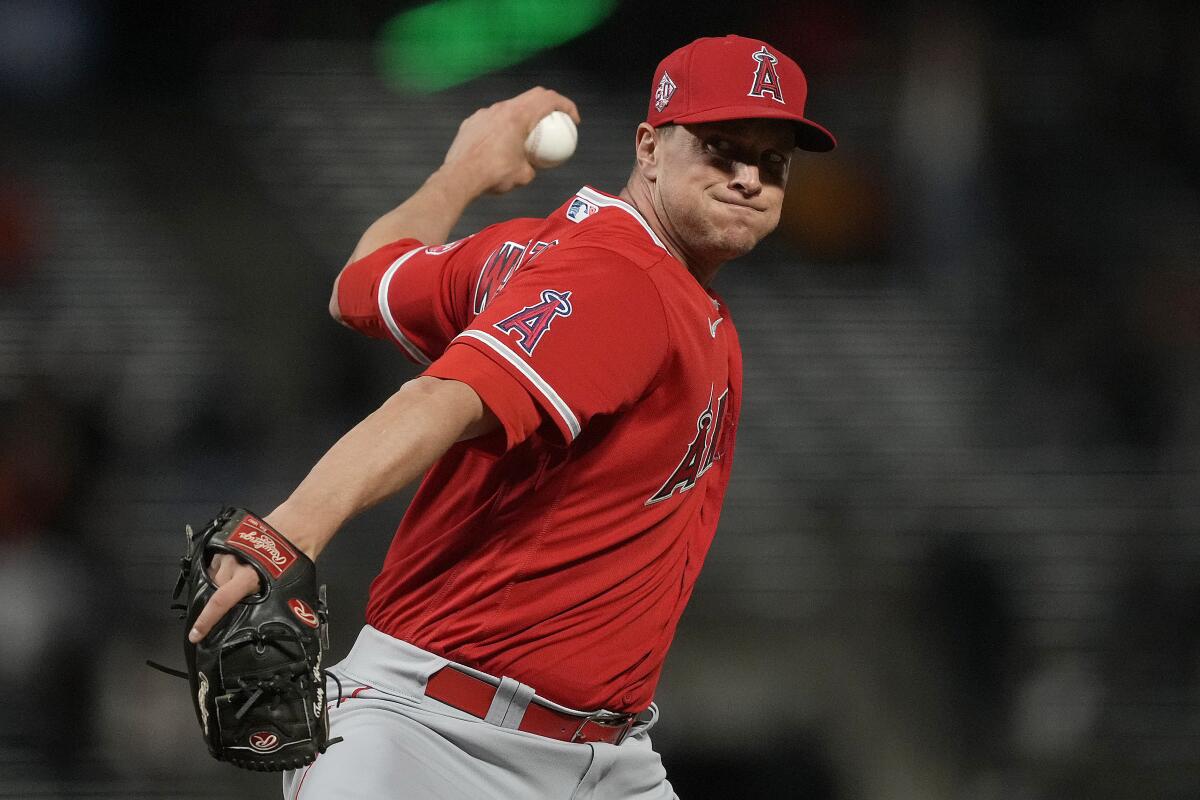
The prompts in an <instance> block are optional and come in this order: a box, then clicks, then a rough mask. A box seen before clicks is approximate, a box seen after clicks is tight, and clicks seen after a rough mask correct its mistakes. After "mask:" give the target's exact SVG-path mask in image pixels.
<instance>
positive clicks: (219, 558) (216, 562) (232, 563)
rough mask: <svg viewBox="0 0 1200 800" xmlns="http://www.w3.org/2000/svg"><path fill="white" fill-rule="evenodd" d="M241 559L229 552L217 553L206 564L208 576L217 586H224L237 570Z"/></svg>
mask: <svg viewBox="0 0 1200 800" xmlns="http://www.w3.org/2000/svg"><path fill="white" fill-rule="evenodd" d="M241 563H242V562H241V561H239V560H238V558H237V556H235V555H232V554H230V553H217V554H216V555H215V556H213V558H212V561H211V562H210V563H209V565H208V577H209V578H210V579H211V580H212V582H213V583H214V584H216V585H217V586H224V585H225V584H226V583H228V582H229V579H230V578H232V577H233V575H234V573H235V572H236V571H237V568H238V566H240V565H241Z"/></svg>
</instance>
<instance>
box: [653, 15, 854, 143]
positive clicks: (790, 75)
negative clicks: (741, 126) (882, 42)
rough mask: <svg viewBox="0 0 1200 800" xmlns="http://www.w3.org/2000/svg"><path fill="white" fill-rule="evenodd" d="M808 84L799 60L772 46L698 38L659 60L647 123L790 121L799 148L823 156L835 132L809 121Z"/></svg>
mask: <svg viewBox="0 0 1200 800" xmlns="http://www.w3.org/2000/svg"><path fill="white" fill-rule="evenodd" d="M807 98H808V81H807V80H805V78H804V73H803V72H802V71H801V70H800V67H799V66H797V65H796V62H795V61H792V60H791V59H790V58H788V57H787V56H785V55H784V54H783V53H781V52H779V51H778V50H776V49H775V48H773V47H771V46H770V45H769V44H767V43H766V42H761V41H759V40H758V39H747V38H746V37H744V36H723V37H720V38H716V37H714V38H705V39H697V40H696V41H694V42H692V43H691V44H688V45H684V46H683V47H681V48H679V49H678V50H676V51H675V52H674V53H671V55H669V56H667V57H666V58H664V59H663V60H662V61H661V62H659V65H658V68H657V69H656V70H654V82H653V83H652V84H651V86H650V110H649V111H648V112H647V114H646V122H649V123H650V124H651V125H653V126H654V127H656V128H657V127H658V126H660V125H665V124H667V123H668V122H677V123H688V122H716V121H718V120H725V119H757V118H762V117H767V118H770V119H790V120H793V121H794V122H795V123H796V146H797V147H799V148H800V149H801V150H811V151H813V152H818V153H822V152H825V151H826V150H832V149H833V148H834V147H836V146H837V140H836V139H834V138H833V134H832V133H830V132H829V131H827V130H825V129H824V128H823V127H821V126H820V125H818V124H817V123H815V122H813V121H812V120H809V119H805V117H804V101H805V100H806V99H807Z"/></svg>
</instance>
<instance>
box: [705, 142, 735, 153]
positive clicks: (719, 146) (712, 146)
mask: <svg viewBox="0 0 1200 800" xmlns="http://www.w3.org/2000/svg"><path fill="white" fill-rule="evenodd" d="M708 149H709V150H711V151H712V152H714V153H716V154H717V155H720V156H727V155H729V153H730V151H732V150H733V145H732V144H731V143H730V142H729V141H728V140H726V139H710V140H709V142H708Z"/></svg>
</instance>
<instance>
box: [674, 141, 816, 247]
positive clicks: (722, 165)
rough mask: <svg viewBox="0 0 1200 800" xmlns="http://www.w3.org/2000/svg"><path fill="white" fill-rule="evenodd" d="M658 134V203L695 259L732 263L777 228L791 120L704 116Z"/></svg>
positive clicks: (790, 143)
mask: <svg viewBox="0 0 1200 800" xmlns="http://www.w3.org/2000/svg"><path fill="white" fill-rule="evenodd" d="M656 135H657V136H658V141H659V144H658V147H657V149H656V153H657V158H656V166H657V169H656V176H655V187H656V190H655V192H654V202H655V205H656V206H658V209H657V211H658V214H659V218H660V219H662V220H663V221H664V222H665V223H666V224H667V225H668V227H669V235H670V236H671V237H672V238H673V239H674V240H675V241H676V243H677V244H678V245H679V246H680V248H681V249H683V250H684V251H685V254H686V255H687V256H688V257H689V258H691V259H697V260H698V261H702V262H711V261H716V262H724V261H728V260H730V259H733V258H737V257H738V256H741V255H745V254H746V253H748V252H750V250H751V249H753V248H754V246H755V245H756V244H758V243H759V242H760V241H761V240H762V239H763V237H765V236H766V235H767V234H768V233H770V232H771V231H773V230H775V226H776V225H777V224H779V212H780V208H781V207H782V205H783V190H784V187H785V186H786V185H787V177H788V167H789V164H790V162H791V153H792V148H793V147H794V146H795V129H794V128H793V125H792V123H791V122H788V121H786V120H776V119H744V120H728V121H724V122H703V123H696V124H691V125H676V126H672V127H670V128H662V129H659V130H658V131H657V132H656Z"/></svg>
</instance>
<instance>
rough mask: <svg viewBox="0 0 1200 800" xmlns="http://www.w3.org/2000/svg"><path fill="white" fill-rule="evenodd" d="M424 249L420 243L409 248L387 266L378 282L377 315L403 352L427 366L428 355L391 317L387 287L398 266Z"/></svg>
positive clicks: (428, 362) (390, 283)
mask: <svg viewBox="0 0 1200 800" xmlns="http://www.w3.org/2000/svg"><path fill="white" fill-rule="evenodd" d="M424 249H425V245H421V246H420V247H416V248H413V249H412V250H409V251H408V252H407V253H405V254H404V255H402V256H400V257H399V258H397V259H396V260H395V261H393V262H392V265H391V266H390V267H388V268H387V272H385V273H383V280H381V281H380V282H379V316H381V317H383V322H384V324H385V325H387V328H388V330H389V331H391V332H392V336H394V337H396V341H397V342H399V343H400V346H401V347H403V348H404V350H405V352H406V353H408V354H409V355H410V356H412V360H413V361H416V362H417V363H418V364H420V365H422V366H425V367H427V366H429V364H430V363H431V362H430V361H429V357H428V356H426V355H425V354H424V353H422V352H421V351H420V350H418V349H417V346H416V345H415V344H413V343H412V342H410V341H409V340H408V337H407V336H405V335H404V332H403V331H401V330H400V326H399V325H398V324H396V320H395V318H394V317H392V310H391V308H389V307H388V287H389V286H391V285H392V278H393V277H394V276H395V274H396V270H398V269H400V266H401V265H402V264H403V263H404V262H405V261H408V260H409V259H410V258H412V257H413V256H415V255H416V254H417V253H419V252H421V251H422V250H424Z"/></svg>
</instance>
